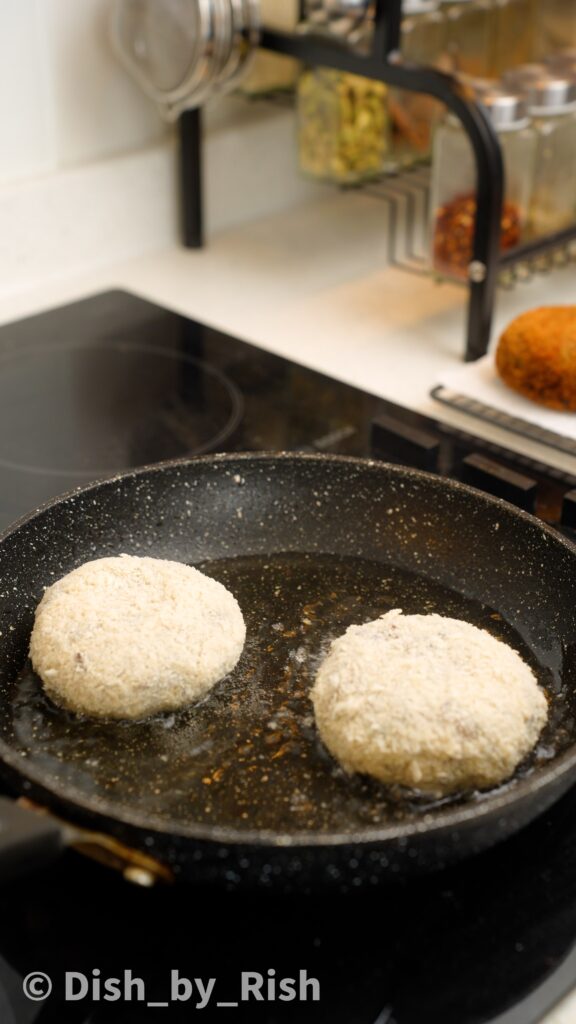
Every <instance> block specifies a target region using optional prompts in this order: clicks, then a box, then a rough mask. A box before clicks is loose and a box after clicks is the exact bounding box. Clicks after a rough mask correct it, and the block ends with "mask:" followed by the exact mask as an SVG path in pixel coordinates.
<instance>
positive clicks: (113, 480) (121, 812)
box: [0, 451, 576, 850]
mask: <svg viewBox="0 0 576 1024" xmlns="http://www.w3.org/2000/svg"><path fill="white" fill-rule="evenodd" d="M279 461H280V462H290V461H293V462H318V463H320V464H322V465H325V464H326V463H327V462H329V463H341V464H347V465H350V466H353V467H356V468H358V469H364V470H374V471H376V472H379V471H380V470H382V471H384V472H389V473H390V472H391V473H392V474H393V475H396V476H397V477H399V478H402V477H404V478H405V479H406V480H410V481H414V480H416V481H422V482H427V483H429V484H430V483H433V485H434V486H435V487H438V488H439V489H442V490H449V491H452V492H453V493H465V494H469V495H471V496H473V497H474V499H475V500H481V501H482V502H483V503H484V504H485V505H487V506H489V507H491V508H493V509H501V510H502V512H503V513H505V514H508V515H510V514H512V515H513V516H514V517H515V518H516V519H520V520H521V521H524V522H526V523H527V524H529V525H530V526H531V527H532V528H533V529H534V528H536V529H537V530H538V531H539V532H540V533H541V534H543V535H544V536H546V537H547V538H548V539H549V540H550V541H551V542H552V543H554V544H556V545H559V546H560V547H561V548H563V549H564V550H565V551H566V552H567V553H568V554H569V555H570V556H571V557H573V558H575V559H576V545H574V544H573V543H572V542H571V541H570V540H568V539H567V538H565V537H564V536H563V535H562V534H561V533H559V532H558V531H556V530H554V528H553V527H551V526H549V525H548V524H547V523H544V522H542V521H541V520H539V519H537V518H536V517H535V516H533V515H531V514H530V513H529V512H525V511H524V510H523V509H519V508H517V507H516V506H515V505H512V504H511V503H510V502H507V501H505V500H503V499H502V498H497V497H495V496H493V495H490V494H487V493H486V492H484V491H481V490H478V489H477V488H475V487H471V486H470V485H468V484H464V483H461V482H460V481H458V480H452V479H449V478H445V477H442V476H439V475H437V474H434V473H430V472H426V471H424V470H418V469H412V468H411V467H408V466H401V465H396V464H394V463H389V462H385V461H382V460H379V459H372V458H361V457H356V456H351V455H336V454H332V453H317V452H291V451H289V452H286V451H282V452H274V451H265V452H221V453H213V454H205V455H198V456H188V457H184V458H179V459H170V460H166V461H164V462H159V463H153V464H151V465H148V466H142V467H138V468H135V469H132V470H128V471H126V472H122V473H117V474H114V476H111V477H106V478H104V479H100V480H95V481H93V482H91V483H90V484H88V485H82V486H79V487H76V488H74V489H73V490H70V491H67V492H65V493H63V494H61V495H58V496H57V497H55V498H51V499H50V500H49V501H47V502H44V503H43V504H42V505H40V506H39V507H38V508H37V509H34V510H33V511H31V512H29V513H26V514H25V515H24V516H21V517H20V518H19V519H17V520H15V521H14V522H13V523H11V524H10V526H8V527H7V528H6V529H5V530H3V531H2V532H1V533H0V545H1V544H2V543H4V541H6V540H8V539H9V538H10V537H11V536H13V535H14V534H15V533H17V532H18V531H19V530H20V529H22V527H24V526H26V525H27V524H29V523H31V522H33V521H34V520H35V519H37V518H39V517H40V516H41V515H43V514H44V513H45V512H46V511H48V510H50V509H51V508H54V507H56V506H59V505H62V504H64V503H66V502H67V501H70V500H71V499H74V498H77V497H80V496H83V495H85V494H90V493H92V492H94V491H98V490H99V489H100V488H103V487H107V486H113V485H114V484H118V483H121V482H123V481H125V480H128V479H132V478H140V477H144V476H151V475H153V474H156V473H162V472H166V470H172V469H173V470H178V469H182V468H184V467H188V466H196V465H198V464H207V465H211V466H220V465H224V466H225V465H226V464H235V463H236V464H237V463H240V464H241V463H251V462H259V463H263V464H266V463H270V464H272V463H278V462H279ZM0 761H1V762H3V763H4V764H5V765H6V766H7V767H8V768H9V769H11V770H12V772H14V773H16V774H17V776H18V779H19V787H20V788H21V787H22V784H23V783H24V782H25V783H27V784H28V787H30V786H33V787H34V788H35V789H36V790H37V791H38V792H39V793H41V794H42V796H43V798H46V799H47V804H48V806H49V807H51V808H62V807H64V808H65V809H66V811H67V812H70V807H72V810H73V812H78V816H81V815H86V814H90V815H93V816H96V817H98V818H100V819H103V820H104V822H105V825H106V827H105V829H104V831H106V830H108V831H112V832H113V826H120V827H124V826H125V827H127V828H132V829H136V830H138V832H140V833H145V834H147V835H150V834H153V833H154V834H157V835H159V836H162V837H168V838H172V839H184V840H191V841H193V840H197V841H200V842H210V843H215V844H218V845H221V846H257V847H265V848H270V849H285V850H287V849H294V850H297V849H303V848H307V847H314V848H318V849H322V848H323V847H341V846H347V847H349V846H381V845H383V844H389V843H394V842H398V841H400V842H402V841H406V842H407V841H409V840H410V839H411V838H412V837H415V836H419V837H420V836H424V835H426V836H431V837H433V836H435V835H437V834H439V833H442V832H449V831H451V830H452V829H454V828H456V827H460V826H462V825H468V824H480V823H481V822H482V820H483V819H484V818H485V817H486V816H488V815H489V814H490V815H493V814H498V813H505V812H506V811H508V810H509V809H513V808H514V807H516V806H520V805H521V804H522V803H523V800H524V799H525V798H527V797H535V796H537V794H539V793H544V792H546V791H547V790H548V789H549V788H551V787H552V785H553V784H554V782H555V781H557V780H558V779H561V778H565V777H566V776H569V775H570V773H573V774H574V780H573V781H574V782H576V742H575V743H573V744H572V745H571V746H570V747H569V748H568V749H567V750H565V751H564V752H563V753H562V754H560V756H559V757H558V758H556V759H554V760H553V761H550V762H548V763H547V764H545V765H543V766H542V767H541V768H540V769H539V770H538V772H537V773H536V772H535V773H533V774H531V775H528V776H525V777H520V778H518V779H512V780H510V781H508V782H505V783H504V784H503V785H502V786H501V787H498V788H497V789H495V790H494V791H491V790H486V791H482V792H481V794H480V799H479V800H478V801H477V802H471V801H467V802H465V803H464V804H461V805H455V806H450V805H449V806H447V807H446V808H439V809H432V810H431V811H430V812H429V813H431V814H433V816H434V817H433V820H432V821H429V820H426V818H427V813H428V812H427V811H426V810H425V809H423V811H422V814H421V815H420V816H418V817H415V818H414V819H412V820H411V821H409V822H404V823H398V824H390V825H386V826H383V827H380V828H377V827H374V828H370V829H361V830H357V831H347V832H338V831H329V832H326V833H321V832H306V831H302V830H300V831H291V832H280V831H276V830H270V829H245V830H240V829H239V828H238V827H236V828H232V827H229V826H218V825H204V824H202V823H196V824H190V825H182V824H180V825H178V826H177V827H176V828H175V827H174V824H175V823H167V822H166V821H165V820H164V819H162V818H159V817H157V816H154V815H151V814H144V815H141V814H139V813H138V811H137V810H136V809H134V810H130V809H129V808H121V809H118V808H115V809H114V812H113V813H110V811H109V810H108V807H109V805H108V804H107V802H106V801H105V799H103V798H101V797H97V796H91V797H89V798H88V797H86V796H85V795H84V794H82V793H79V794H78V797H75V796H74V793H75V790H74V788H73V787H71V788H69V789H68V790H64V789H52V788H50V787H49V786H47V785H46V784H45V782H44V780H43V779H42V778H41V775H40V773H39V772H36V771H34V770H33V768H31V766H29V765H28V764H27V759H26V758H25V757H24V756H22V755H20V754H17V753H16V752H15V751H14V749H13V748H12V747H11V746H9V745H8V744H7V743H6V742H5V741H4V739H3V738H2V737H0ZM569 785H570V781H569V780H567V784H566V786H565V789H567V788H569ZM559 795H560V794H558V796H559ZM555 799H556V797H554V798H553V800H555ZM553 800H550V801H548V802H549V803H552V802H553ZM535 816H536V815H535ZM73 818H74V813H72V815H71V820H73Z"/></svg>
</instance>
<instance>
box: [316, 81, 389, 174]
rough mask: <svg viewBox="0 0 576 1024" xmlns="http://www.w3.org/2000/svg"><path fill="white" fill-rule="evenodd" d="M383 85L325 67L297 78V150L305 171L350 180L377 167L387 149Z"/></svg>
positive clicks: (383, 161) (381, 165)
mask: <svg viewBox="0 0 576 1024" xmlns="http://www.w3.org/2000/svg"><path fill="white" fill-rule="evenodd" d="M387 94H388V91H387V88H386V86H385V85H384V84H383V83H382V82H375V81H372V80H371V79H368V78H363V77H360V76H359V75H351V74H347V73H344V72H341V71H336V70H333V69H330V68H312V69H309V70H306V71H304V72H303V74H302V75H301V76H300V80H299V83H298V151H299V159H300V168H301V170H302V171H303V173H304V174H306V175H308V176H310V177H312V178H316V179H319V180H321V181H330V182H335V183H337V184H340V185H354V184H358V183H360V182H362V181H366V180H369V179H370V178H375V177H377V176H378V175H379V174H381V173H382V171H383V170H384V167H385V165H386V160H387V155H388V152H389V120H388V107H387Z"/></svg>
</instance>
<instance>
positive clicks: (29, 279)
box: [0, 0, 314, 298]
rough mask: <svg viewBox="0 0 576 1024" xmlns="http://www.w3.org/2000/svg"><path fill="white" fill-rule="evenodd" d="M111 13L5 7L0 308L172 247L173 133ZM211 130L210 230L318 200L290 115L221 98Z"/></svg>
mask: <svg viewBox="0 0 576 1024" xmlns="http://www.w3.org/2000/svg"><path fill="white" fill-rule="evenodd" d="M111 2H112V0H0V224H1V225H2V235H1V241H0V298H1V297H2V295H8V294H10V293H11V292H13V291H21V290H23V289H24V290H26V289H27V288H30V287H33V286H34V285H35V284H36V283H37V282H38V281H40V280H42V279H43V278H44V277H45V276H46V274H50V275H51V276H54V277H57V276H60V277H62V276H65V275H67V274H70V273H73V272H75V271H79V272H83V271H84V270H86V269H89V268H91V267H96V266H102V265H105V264H109V263H112V262H115V261H119V260H126V259H130V258H131V257H132V256H138V255H140V254H141V253H144V252H147V251H150V250H153V249H157V248H161V247H167V246H170V245H174V244H176V243H177V242H178V241H179V219H180V218H179V210H178V205H179V187H178V175H177V168H176V153H177V147H176V145H175V138H176V137H175V132H174V130H173V128H168V127H167V126H166V125H165V124H164V122H163V121H162V119H161V118H160V116H159V114H158V113H157V111H156V109H155V107H154V104H153V103H152V102H151V101H150V100H149V99H148V98H147V97H145V96H144V95H143V94H142V93H141V92H140V89H139V88H138V86H137V85H136V84H135V83H133V82H132V80H131V78H130V77H129V76H128V74H127V73H126V71H125V69H124V68H123V67H122V66H121V65H120V64H119V63H118V61H117V59H116V57H115V56H114V54H113V53H112V49H111V46H110V42H109V39H108V20H109V12H110V6H111ZM158 2H160V0H158ZM205 123H206V125H207V145H206V147H205V164H204V166H205V183H206V220H207V224H208V229H209V232H210V233H214V232H216V231H220V230H223V229H226V228H229V227H231V226H233V225H235V224H239V223H242V222H245V221H250V220H254V219H258V218H260V217H265V216H268V215H269V214H271V213H275V212H276V211H278V210H280V209H286V208H288V207H291V206H292V205H294V204H296V203H299V202H301V201H302V199H305V198H307V197H308V196H309V195H311V194H314V187H313V186H311V185H309V184H308V183H307V182H304V181H303V180H302V179H301V178H300V176H299V174H298V172H297V166H296V146H295V140H294V119H293V115H292V113H291V112H290V111H287V110H281V109H279V108H278V107H276V106H274V105H272V104H267V103H257V102H256V103H255V102H249V101H246V100H245V99H241V98H239V97H227V98H224V99H216V100H214V101H211V103H210V104H209V108H208V110H207V111H206V118H205Z"/></svg>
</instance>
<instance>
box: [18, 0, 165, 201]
mask: <svg viewBox="0 0 576 1024" xmlns="http://www.w3.org/2000/svg"><path fill="white" fill-rule="evenodd" d="M109 8H110V4H109V0H1V2H0V183H2V182H7V181H14V180H15V179H22V178H29V177H34V176H36V175H40V174H46V173H48V172H50V171H55V170H58V169H60V168H64V167H69V166H71V165H75V164H79V163H85V162H88V161H91V160H97V159H102V158H105V157H109V156H112V155H114V154H117V153H121V152H126V151H127V150H131V149H134V148H138V147H142V146H147V145H150V144H153V143H156V142H158V141H159V140H160V139H161V138H162V137H163V135H165V134H166V128H165V127H164V125H163V123H162V121H161V119H160V117H159V116H158V114H157V112H156V110H155V109H154V107H153V105H152V104H151V103H150V102H149V101H148V100H147V99H146V98H145V97H144V96H142V94H141V93H140V91H139V89H138V88H137V86H136V85H135V84H134V83H133V82H132V81H131V80H130V78H129V77H128V76H127V75H126V73H125V72H124V70H123V69H122V68H121V67H120V66H119V64H118V62H117V61H116V59H115V57H114V56H113V54H112V53H111V50H110V45H109V42H108V33H107V22H108V13H109Z"/></svg>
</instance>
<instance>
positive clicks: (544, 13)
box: [537, 0, 576, 58]
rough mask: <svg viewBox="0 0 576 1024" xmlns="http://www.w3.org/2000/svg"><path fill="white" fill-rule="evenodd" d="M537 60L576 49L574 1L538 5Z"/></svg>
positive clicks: (542, 0)
mask: <svg viewBox="0 0 576 1024" xmlns="http://www.w3.org/2000/svg"><path fill="white" fill-rule="evenodd" d="M537 38H538V48H539V53H538V56H539V58H544V57H548V56H549V55H550V54H551V53H559V52H560V51H562V50H565V49H566V48H568V47H576V4H575V3H574V0H540V3H539V5H538V35H537Z"/></svg>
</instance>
